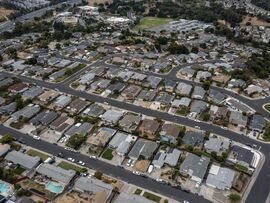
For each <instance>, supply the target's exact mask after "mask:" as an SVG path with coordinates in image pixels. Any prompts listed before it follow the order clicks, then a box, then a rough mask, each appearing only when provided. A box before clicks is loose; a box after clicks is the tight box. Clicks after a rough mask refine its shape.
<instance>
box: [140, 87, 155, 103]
mask: <svg viewBox="0 0 270 203" xmlns="http://www.w3.org/2000/svg"><path fill="white" fill-rule="evenodd" d="M156 93H157V92H156V91H155V90H152V89H150V90H142V91H141V92H140V94H139V95H138V96H137V99H138V100H141V101H153V99H154V97H155V96H156Z"/></svg>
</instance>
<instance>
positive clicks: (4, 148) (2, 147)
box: [0, 144, 10, 157]
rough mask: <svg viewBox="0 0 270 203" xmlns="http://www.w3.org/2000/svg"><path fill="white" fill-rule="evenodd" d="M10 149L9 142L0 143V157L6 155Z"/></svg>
mask: <svg viewBox="0 0 270 203" xmlns="http://www.w3.org/2000/svg"><path fill="white" fill-rule="evenodd" d="M9 150H10V145H9V144H0V157H2V156H4V155H5V154H6V153H7V152H8V151H9Z"/></svg>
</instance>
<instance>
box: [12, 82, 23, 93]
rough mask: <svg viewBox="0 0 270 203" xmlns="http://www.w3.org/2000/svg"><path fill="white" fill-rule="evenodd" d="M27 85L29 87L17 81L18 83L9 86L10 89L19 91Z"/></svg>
mask: <svg viewBox="0 0 270 203" xmlns="http://www.w3.org/2000/svg"><path fill="white" fill-rule="evenodd" d="M26 87H27V85H26V84H24V83H17V84H14V85H11V86H10V87H9V88H8V91H12V92H19V91H22V90H23V89H25V88H26Z"/></svg>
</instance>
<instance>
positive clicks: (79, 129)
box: [65, 122, 93, 137]
mask: <svg viewBox="0 0 270 203" xmlns="http://www.w3.org/2000/svg"><path fill="white" fill-rule="evenodd" d="M92 128H93V125H92V124H91V123H87V122H84V123H77V124H75V125H73V126H72V127H71V128H69V129H68V130H67V131H66V132H65V135H66V136H70V137H71V136H73V135H78V134H82V135H84V136H85V135H86V134H87V133H89V132H90V130H91V129H92Z"/></svg>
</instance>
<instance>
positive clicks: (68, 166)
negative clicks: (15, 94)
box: [57, 161, 82, 172]
mask: <svg viewBox="0 0 270 203" xmlns="http://www.w3.org/2000/svg"><path fill="white" fill-rule="evenodd" d="M57 166H59V167H60V168H63V169H66V170H68V169H72V170H74V171H77V172H81V171H82V168H81V167H79V166H76V165H74V164H70V163H68V162H65V161H61V162H60V163H59V164H58V165H57Z"/></svg>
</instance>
